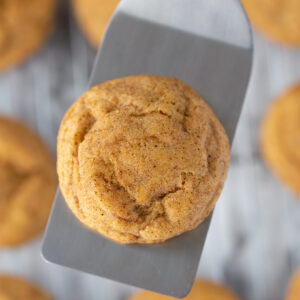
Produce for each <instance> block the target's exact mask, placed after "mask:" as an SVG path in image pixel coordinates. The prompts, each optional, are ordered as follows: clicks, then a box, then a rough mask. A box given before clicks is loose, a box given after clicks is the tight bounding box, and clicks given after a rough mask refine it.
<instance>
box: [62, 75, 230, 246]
mask: <svg viewBox="0 0 300 300" xmlns="http://www.w3.org/2000/svg"><path fill="white" fill-rule="evenodd" d="M229 161H230V150H229V143H228V138H227V136H226V133H225V130H224V128H223V126H222V125H221V123H220V122H219V121H218V119H217V117H216V116H215V115H214V113H213V112H212V110H211V109H210V108H209V107H208V105H207V104H206V103H205V102H204V101H203V100H202V98H201V97H200V96H199V95H198V94H197V93H196V92H195V91H194V90H193V89H192V88H190V87H189V86H187V85H186V84H184V83H183V82H181V81H179V80H177V79H174V78H166V77H157V76H148V75H141V76H132V77H127V78H121V79H116V80H112V81H109V82H105V83H103V84H100V85H98V86H95V87H94V88H92V89H91V90H89V91H88V92H86V93H85V94H84V95H83V96H82V97H81V98H80V99H79V100H77V101H76V102H75V103H74V104H73V106H72V107H71V108H70V109H69V111H68V112H67V114H66V115H65V117H64V119H63V122H62V124H61V127H60V130H59V135H58V163H57V166H58V175H59V181H60V186H61V189H62V192H63V195H64V197H65V199H66V202H67V203H68V205H69V207H70V208H71V210H72V211H73V213H74V214H75V215H76V216H77V217H78V218H79V219H80V220H81V221H82V222H83V223H84V224H86V225H87V226H89V227H91V228H93V229H95V230H96V231H98V232H99V233H101V234H103V235H104V236H106V237H109V238H111V239H113V240H115V241H117V242H121V243H158V242H162V241H165V240H167V239H169V238H172V237H174V236H177V235H179V234H182V233H184V232H186V231H189V230H192V229H194V228H196V227H197V226H198V225H199V224H200V223H201V222H203V220H204V219H205V218H206V217H207V216H208V215H209V214H210V212H211V211H212V209H213V207H214V205H215V202H216V200H217V199H218V197H219V195H220V193H221V190H222V188H223V184H224V181H225V178H226V175H227V170H228V167H229Z"/></svg>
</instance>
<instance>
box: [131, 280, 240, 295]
mask: <svg viewBox="0 0 300 300" xmlns="http://www.w3.org/2000/svg"><path fill="white" fill-rule="evenodd" d="M170 299H174V298H170V297H167V296H163V295H159V294H155V293H152V292H148V291H145V292H141V293H139V294H137V295H135V296H133V297H131V298H130V299H129V300H170ZM184 299H186V300H202V299H203V300H239V298H238V297H237V296H236V295H235V293H233V292H232V291H231V290H230V289H229V288H227V287H226V286H224V285H221V284H216V283H213V282H210V281H207V280H200V279H198V280H197V281H196V282H195V284H194V286H193V289H192V291H191V293H190V294H189V295H188V296H187V297H186V298H184Z"/></svg>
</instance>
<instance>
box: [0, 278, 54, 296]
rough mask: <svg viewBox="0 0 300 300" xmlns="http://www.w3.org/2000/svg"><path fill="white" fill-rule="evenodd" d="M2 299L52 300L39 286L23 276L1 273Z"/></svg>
mask: <svg viewBox="0 0 300 300" xmlns="http://www.w3.org/2000/svg"><path fill="white" fill-rule="evenodd" d="M0 299H1V300H52V299H53V298H52V297H50V296H49V295H48V294H47V293H46V292H44V291H42V290H41V289H40V288H39V287H37V286H35V285H33V284H32V283H29V282H27V281H25V280H23V279H21V278H17V277H13V276H7V275H0Z"/></svg>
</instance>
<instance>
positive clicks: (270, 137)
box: [260, 85, 300, 196]
mask: <svg viewBox="0 0 300 300" xmlns="http://www.w3.org/2000/svg"><path fill="white" fill-rule="evenodd" d="M260 141H261V142H260V144H261V153H262V156H263V158H264V160H265V161H266V163H267V165H268V166H269V167H270V169H271V170H272V171H273V172H274V173H275V174H276V175H277V176H278V177H279V178H280V179H281V180H282V181H283V182H285V183H286V184H287V185H288V186H289V187H290V188H291V189H293V190H294V192H295V193H296V194H297V195H298V196H300V85H298V86H296V87H294V88H292V89H291V90H289V91H288V92H287V93H285V94H284V95H282V96H281V97H280V98H279V99H278V100H276V101H275V102H274V103H273V104H272V105H271V107H270V109H269V110H268V112H267V114H266V116H265V118H264V120H263V123H262V129H261V138H260Z"/></svg>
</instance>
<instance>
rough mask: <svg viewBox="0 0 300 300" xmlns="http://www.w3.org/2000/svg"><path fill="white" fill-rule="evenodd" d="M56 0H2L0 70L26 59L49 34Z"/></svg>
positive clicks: (0, 3)
mask: <svg viewBox="0 0 300 300" xmlns="http://www.w3.org/2000/svg"><path fill="white" fill-rule="evenodd" d="M55 7H56V0H9V1H0V71H2V70H4V69H6V68H9V67H12V66H14V65H16V64H19V63H21V62H23V61H24V60H25V59H27V58H28V57H29V56H30V55H31V54H33V53H34V52H36V51H37V50H38V49H39V48H40V47H41V46H42V45H43V43H44V42H45V40H46V39H47V38H48V36H49V34H50V32H51V30H52V28H53V20H54V11H55Z"/></svg>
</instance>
